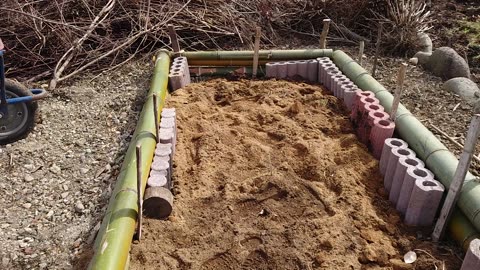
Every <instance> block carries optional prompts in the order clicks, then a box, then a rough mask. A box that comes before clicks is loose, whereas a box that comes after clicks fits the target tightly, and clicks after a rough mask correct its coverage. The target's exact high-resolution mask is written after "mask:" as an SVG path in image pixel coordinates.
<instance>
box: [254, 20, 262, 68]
mask: <svg viewBox="0 0 480 270" xmlns="http://www.w3.org/2000/svg"><path fill="white" fill-rule="evenodd" d="M261 35H262V28H261V27H260V26H257V27H256V29H255V47H254V54H253V70H252V77H253V78H255V77H257V70H258V51H259V50H260V37H261Z"/></svg>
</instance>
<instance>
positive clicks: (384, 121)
mask: <svg viewBox="0 0 480 270" xmlns="http://www.w3.org/2000/svg"><path fill="white" fill-rule="evenodd" d="M344 97H345V99H344V100H345V105H346V106H347V107H348V106H349V104H350V103H351V104H352V105H351V115H350V118H351V120H352V123H353V126H354V127H355V128H356V132H357V136H358V138H359V140H360V141H361V142H362V143H364V144H366V145H367V146H368V147H369V148H370V149H371V150H372V153H373V156H374V157H375V158H377V159H380V157H381V154H382V149H383V146H384V142H385V140H386V139H387V138H390V137H392V136H393V131H394V130H395V124H394V123H393V122H392V121H390V120H389V118H390V116H389V115H388V114H387V113H386V112H385V109H384V108H383V106H382V105H380V101H379V100H378V99H377V98H376V97H375V94H374V93H373V92H370V91H362V90H360V89H357V90H355V92H353V91H352V92H351V91H347V92H345V93H344Z"/></svg>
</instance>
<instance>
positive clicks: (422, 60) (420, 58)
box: [413, 52, 432, 65]
mask: <svg viewBox="0 0 480 270" xmlns="http://www.w3.org/2000/svg"><path fill="white" fill-rule="evenodd" d="M430 56H432V53H431V52H417V53H416V54H415V56H414V57H413V58H417V62H418V64H420V65H425V64H427V63H428V59H430Z"/></svg>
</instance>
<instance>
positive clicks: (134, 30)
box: [0, 0, 413, 82]
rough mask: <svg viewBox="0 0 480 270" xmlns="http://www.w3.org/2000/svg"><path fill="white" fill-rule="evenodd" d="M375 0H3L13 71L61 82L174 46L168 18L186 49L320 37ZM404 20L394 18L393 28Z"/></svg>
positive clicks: (359, 15)
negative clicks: (330, 23) (257, 35)
mask: <svg viewBox="0 0 480 270" xmlns="http://www.w3.org/2000/svg"><path fill="white" fill-rule="evenodd" d="M384 1H387V0H376V1H373V2H375V3H376V2H384ZM409 1H413V0H409ZM373 2H372V1H367V0H352V1H348V5H345V1H341V0H325V1H300V0H297V1H287V0H270V1H268V0H245V1H241V0H231V1H220V0H188V1H186V0H182V1H175V0H168V1H151V0H103V1H98V0H82V1H73V0H57V1H49V0H36V1H19V0H5V1H4V2H2V4H1V6H0V12H1V13H2V16H0V24H1V25H2V28H0V36H1V37H2V38H3V39H4V42H5V44H6V46H7V50H8V54H7V57H8V58H7V61H8V62H9V67H10V69H9V71H8V75H9V76H10V77H17V78H18V79H20V80H31V81H34V80H38V79H40V78H52V77H54V78H55V81H56V82H61V81H63V80H66V79H69V78H71V77H74V76H75V75H77V74H78V73H80V72H82V71H84V70H87V69H88V70H94V71H97V72H98V71H102V70H106V69H111V68H114V67H117V66H119V65H122V64H123V63H125V62H127V61H129V60H130V59H132V58H133V57H135V56H136V55H137V54H138V53H145V52H151V51H153V50H156V49H158V48H167V49H170V39H169V36H168V31H167V27H166V26H167V25H168V24H173V25H175V27H176V29H177V33H178V34H179V36H180V37H181V39H180V42H181V45H182V48H184V49H187V50H193V49H220V48H223V49H225V48H226V47H228V46H234V47H250V45H251V41H252V35H253V33H254V29H255V26H256V25H260V26H261V27H262V44H264V45H267V46H268V45H270V46H275V44H276V43H277V42H278V41H279V40H281V39H284V38H285V36H286V35H288V36H290V35H292V34H295V35H298V36H301V37H308V38H310V39H311V40H314V42H315V41H316V40H318V36H319V33H320V32H321V27H322V23H321V21H322V20H323V19H324V18H325V17H330V18H332V19H333V20H334V21H335V22H337V23H339V24H344V25H346V26H347V27H349V28H352V27H355V26H358V24H357V22H359V21H365V17H369V16H371V15H369V14H371V10H370V8H371V6H372V3H373ZM392 2H393V1H392ZM379 14H380V13H379ZM400 14H403V13H400ZM390 17H391V16H390V15H384V16H383V17H379V18H382V19H388V18H390ZM407 22H409V21H408V20H407ZM398 24H399V22H397V21H393V20H392V27H394V26H395V25H398ZM354 30H355V29H354ZM332 34H333V35H334V34H335V33H332ZM393 34H394V33H392V35H393ZM284 42H285V41H284V40H283V43H284Z"/></svg>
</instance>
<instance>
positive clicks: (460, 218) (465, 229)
mask: <svg viewBox="0 0 480 270" xmlns="http://www.w3.org/2000/svg"><path fill="white" fill-rule="evenodd" d="M448 231H449V232H450V236H451V238H452V239H453V240H455V241H456V242H457V243H458V244H459V245H460V246H461V247H462V249H463V250H464V251H467V250H468V248H469V246H470V242H471V241H472V240H474V239H476V238H480V234H479V233H478V232H477V230H475V228H474V227H473V226H472V223H470V221H469V220H468V219H467V218H466V217H465V215H464V214H462V212H461V211H460V210H459V209H456V211H455V212H453V215H452V218H451V221H450V224H449V227H448Z"/></svg>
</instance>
